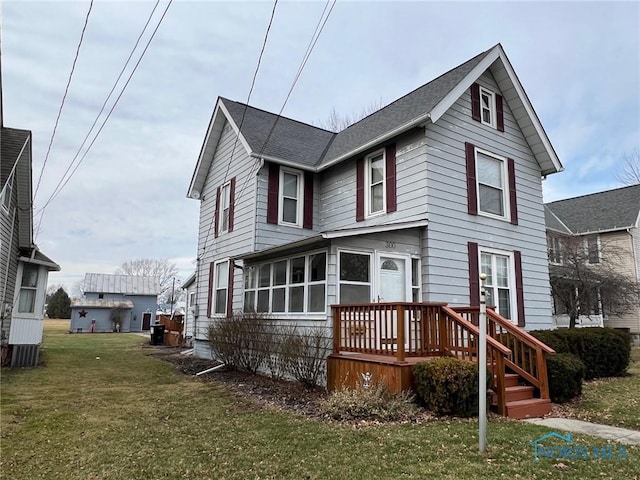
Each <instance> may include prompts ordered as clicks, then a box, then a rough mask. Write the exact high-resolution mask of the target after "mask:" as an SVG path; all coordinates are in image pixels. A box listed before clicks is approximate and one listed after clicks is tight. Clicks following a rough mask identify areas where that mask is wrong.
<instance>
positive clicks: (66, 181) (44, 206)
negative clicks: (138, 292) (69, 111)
mask: <svg viewBox="0 0 640 480" xmlns="http://www.w3.org/2000/svg"><path fill="white" fill-rule="evenodd" d="M172 3H173V0H169V3H167V6H166V7H165V9H164V12H162V16H161V17H160V20H159V21H158V24H157V25H156V27H155V29H154V30H153V32H152V33H151V36H150V37H149V40H148V41H147V44H146V45H145V47H144V50H143V51H142V54H141V55H140V58H138V61H137V62H136V64H135V65H134V67H133V69H132V70H131V73H130V74H129V77H128V78H127V81H126V82H125V84H124V86H123V87H122V90H121V91H120V93H119V94H118V97H117V98H116V100H115V102H114V103H113V105H112V106H111V109H110V110H109V112H108V113H107V116H106V117H105V118H104V120H103V121H102V124H101V125H100V128H99V129H98V131H97V133H96V134H95V136H94V137H93V140H91V143H90V144H89V146H88V147H87V149H86V150H85V152H84V154H83V155H82V157H80V160H79V161H78V163H77V164H76V166H75V168H74V169H73V170H72V171H71V174H70V175H69V176H68V177H67V178H66V180H64V182H63V181H62V179H60V182H58V186H57V187H56V188H55V189H54V192H53V193H52V194H51V196H50V197H49V199H48V200H47V202H46V203H45V204H44V205H43V206H42V208H41V209H40V220H39V222H38V230H39V229H40V224H41V223H42V218H43V217H44V212H45V209H46V208H47V206H48V205H49V203H51V201H52V200H53V199H54V198H55V197H56V196H57V195H58V194H59V193H60V192H61V191H62V189H63V188H64V187H65V185H67V183H69V180H71V177H73V175H74V173H75V172H76V171H77V170H78V167H80V165H81V164H82V162H83V161H84V159H85V158H86V156H87V154H88V153H89V151H90V150H91V147H93V144H94V143H95V141H96V140H97V139H98V137H99V136H100V133H101V132H102V129H103V128H104V126H105V125H106V123H107V121H108V120H109V118H110V117H111V114H112V113H113V111H114V109H115V108H116V106H117V105H118V102H119V101H120V99H121V98H122V95H123V94H124V92H125V90H126V89H127V86H128V85H129V82H130V81H131V78H132V77H133V75H134V73H135V72H136V70H137V69H138V66H139V65H140V62H141V61H142V59H143V58H144V56H145V54H146V53H147V49H148V48H149V45H150V44H151V41H152V40H153V38H154V37H155V35H156V33H157V32H158V29H159V28H160V25H161V24H162V21H163V20H164V17H165V15H166V14H167V11H168V10H169V7H170V6H171V4H172ZM78 153H79V151H78ZM63 178H64V177H63Z"/></svg>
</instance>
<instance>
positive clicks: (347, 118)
mask: <svg viewBox="0 0 640 480" xmlns="http://www.w3.org/2000/svg"><path fill="white" fill-rule="evenodd" d="M382 107H384V102H383V101H382V98H379V99H378V100H376V101H374V102H371V104H369V106H368V107H365V108H363V109H362V110H361V111H360V113H352V114H348V113H346V114H340V113H338V112H337V111H336V109H335V107H334V108H332V109H331V113H329V116H328V117H327V118H326V119H325V120H320V121H318V122H315V124H316V125H317V126H318V127H320V128H324V129H326V130H330V131H332V132H339V131H341V130H344V129H345V128H347V127H349V126H350V125H353V124H354V123H356V122H359V121H360V120H362V119H363V118H364V117H367V116H369V115H371V114H372V113H373V112H377V111H378V110H380V109H381V108H382Z"/></svg>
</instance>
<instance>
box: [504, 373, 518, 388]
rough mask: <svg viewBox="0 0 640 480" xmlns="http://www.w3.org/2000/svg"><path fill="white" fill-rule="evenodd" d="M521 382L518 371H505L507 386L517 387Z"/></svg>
mask: <svg viewBox="0 0 640 480" xmlns="http://www.w3.org/2000/svg"><path fill="white" fill-rule="evenodd" d="M519 382H520V375H518V374H517V373H505V375H504V386H505V387H517V386H518V385H519Z"/></svg>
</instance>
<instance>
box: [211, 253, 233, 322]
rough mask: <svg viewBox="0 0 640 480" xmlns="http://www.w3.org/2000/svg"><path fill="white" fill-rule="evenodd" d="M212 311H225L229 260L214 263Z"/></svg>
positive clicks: (224, 312)
mask: <svg viewBox="0 0 640 480" xmlns="http://www.w3.org/2000/svg"><path fill="white" fill-rule="evenodd" d="M214 290H215V291H214V295H213V298H214V310H213V311H214V313H216V314H226V313H227V294H228V292H229V262H228V261H226V260H225V261H224V262H220V263H216V264H215V283H214Z"/></svg>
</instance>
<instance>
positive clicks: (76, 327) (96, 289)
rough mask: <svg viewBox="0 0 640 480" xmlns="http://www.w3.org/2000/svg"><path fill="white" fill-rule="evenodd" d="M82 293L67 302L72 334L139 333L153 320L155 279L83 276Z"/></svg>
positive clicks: (156, 283) (90, 274)
mask: <svg viewBox="0 0 640 480" xmlns="http://www.w3.org/2000/svg"><path fill="white" fill-rule="evenodd" d="M83 291H84V298H81V299H78V300H73V301H72V303H71V331H72V332H74V333H76V332H77V333H84V332H112V331H114V330H115V331H120V332H141V331H143V330H149V327H150V325H151V324H152V323H155V321H156V308H157V305H158V294H159V293H160V282H159V281H158V279H157V278H155V277H144V276H136V275H109V274H102V273H87V274H86V275H85V277H84V284H83ZM116 313H117V317H114V315H115V314H116ZM115 318H119V321H118V320H117V319H115ZM116 324H117V325H119V326H116Z"/></svg>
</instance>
